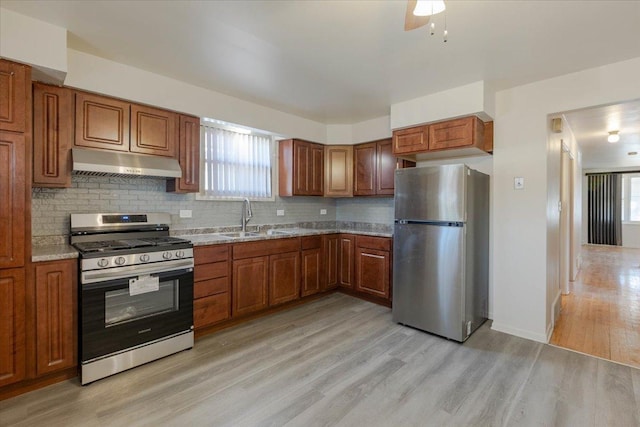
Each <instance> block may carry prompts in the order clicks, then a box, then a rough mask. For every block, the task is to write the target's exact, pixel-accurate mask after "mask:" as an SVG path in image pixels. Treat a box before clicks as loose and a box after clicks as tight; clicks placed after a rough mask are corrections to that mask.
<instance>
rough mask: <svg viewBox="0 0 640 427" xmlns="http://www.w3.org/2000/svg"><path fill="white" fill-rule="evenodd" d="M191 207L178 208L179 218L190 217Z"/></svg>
mask: <svg viewBox="0 0 640 427" xmlns="http://www.w3.org/2000/svg"><path fill="white" fill-rule="evenodd" d="M191 217H192V212H191V209H180V218H191Z"/></svg>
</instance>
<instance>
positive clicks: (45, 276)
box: [34, 260, 78, 376]
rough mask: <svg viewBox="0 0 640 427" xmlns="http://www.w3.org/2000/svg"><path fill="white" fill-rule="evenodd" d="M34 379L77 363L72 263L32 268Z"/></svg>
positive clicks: (76, 303)
mask: <svg viewBox="0 0 640 427" xmlns="http://www.w3.org/2000/svg"><path fill="white" fill-rule="evenodd" d="M34 270H35V274H34V277H35V314H36V322H35V324H36V340H35V343H36V346H35V348H36V375H38V376H40V375H44V374H48V373H51V372H55V371H58V370H61V369H66V368H71V367H73V366H75V365H76V363H77V362H76V360H77V341H78V340H77V329H78V326H77V317H78V316H77V307H78V297H77V285H76V280H77V279H76V277H77V270H76V262H75V260H64V261H50V262H42V263H36V264H34Z"/></svg>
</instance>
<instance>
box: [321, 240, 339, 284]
mask: <svg viewBox="0 0 640 427" xmlns="http://www.w3.org/2000/svg"><path fill="white" fill-rule="evenodd" d="M339 249H340V235H339V234H327V235H324V236H322V271H324V277H323V279H324V280H323V289H333V288H336V287H337V286H338V284H339V280H338V277H339V276H338V264H339V261H340V258H339V252H340V251H339Z"/></svg>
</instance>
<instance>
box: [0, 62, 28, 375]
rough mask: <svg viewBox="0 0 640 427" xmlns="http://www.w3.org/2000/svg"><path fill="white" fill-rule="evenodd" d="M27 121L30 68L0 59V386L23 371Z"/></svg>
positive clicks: (24, 347) (24, 368)
mask: <svg viewBox="0 0 640 427" xmlns="http://www.w3.org/2000/svg"><path fill="white" fill-rule="evenodd" d="M31 122H32V120H31V69H30V68H29V67H28V66H25V65H21V64H16V63H13V62H9V61H5V60H0V387H2V386H4V385H7V384H12V383H15V382H18V381H21V380H22V379H24V378H25V375H26V332H25V331H26V329H25V328H26V327H25V319H26V289H25V288H26V261H27V259H29V258H30V256H31V250H30V248H31V245H30V241H31V172H30V171H31V167H30V165H31V162H30V161H31V148H30V147H31V127H32V124H31Z"/></svg>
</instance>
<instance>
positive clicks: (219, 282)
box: [193, 277, 230, 299]
mask: <svg viewBox="0 0 640 427" xmlns="http://www.w3.org/2000/svg"><path fill="white" fill-rule="evenodd" d="M229 285H230V283H229V277H218V278H216V279H209V280H203V281H201V282H195V283H194V284H193V298H195V299H197V298H204V297H208V296H209V295H216V294H220V293H223V292H229Z"/></svg>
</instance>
